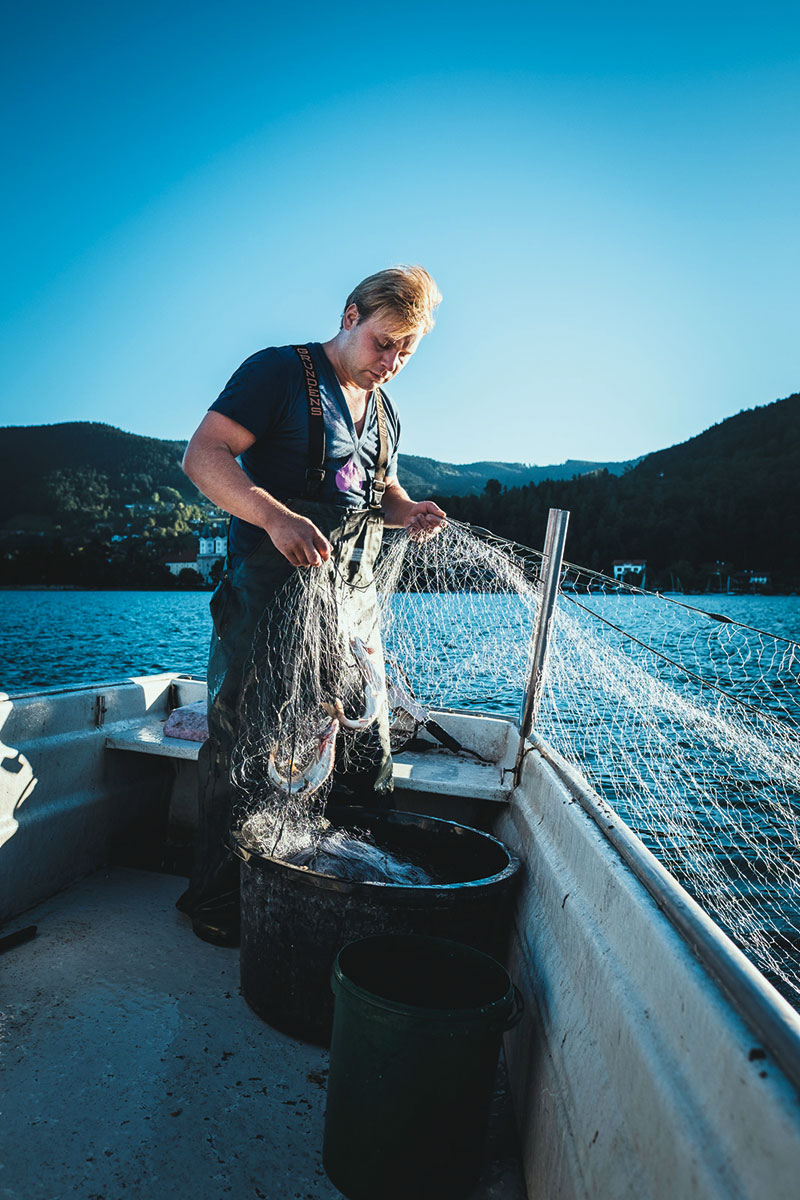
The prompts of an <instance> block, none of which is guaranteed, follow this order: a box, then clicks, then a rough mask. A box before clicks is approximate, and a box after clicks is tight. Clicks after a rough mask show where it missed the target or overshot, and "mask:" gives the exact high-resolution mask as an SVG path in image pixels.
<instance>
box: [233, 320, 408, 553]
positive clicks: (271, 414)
mask: <svg viewBox="0 0 800 1200" xmlns="http://www.w3.org/2000/svg"><path fill="white" fill-rule="evenodd" d="M308 349H309V351H310V353H311V356H312V358H313V361H314V367H315V368H316V372H317V378H318V380H319V387H320V395H321V398H322V416H323V420H324V422H325V479H324V482H323V484H322V487H321V488H320V490H319V492H318V493H317V498H318V499H320V500H324V501H326V502H328V503H333V504H340V505H342V506H343V507H348V508H363V507H364V504H365V503H366V496H367V493H368V489H369V482H370V481H371V480H372V476H373V472H374V469H375V463H376V460H377V457H378V446H379V438H378V420H377V413H376V408H375V396H374V394H373V395H372V396H370V399H369V403H368V405H367V413H366V417H365V419H364V428H363V429H362V431H361V436H360V437H359V436H358V435H357V434H356V430H355V425H354V424H353V418H352V416H351V415H350V411H349V409H348V407H347V401H346V400H345V398H344V395H343V393H342V389H341V387H340V386H339V380H338V379H337V377H336V372H335V371H334V369H333V364H332V363H331V361H330V359H329V358H328V356H327V354H326V353H325V351H324V350H323V348H322V346H321V344H320V343H319V342H310V343H309V344H308ZM383 398H384V410H385V412H386V432H387V436H388V441H389V445H388V451H389V465H388V467H387V468H386V478H387V480H389V479H393V478H394V477H395V476H396V475H397V444H398V442H399V439H400V422H399V419H398V416H397V409H396V408H395V406H394V404H393V403H392V401H391V399H390V398H389V397H388V396H387V395H386V392H385V391H384V392H383ZM209 411H211V412H218V413H222V414H223V416H226V417H230V418H231V420H233V421H236V423H237V424H238V425H242V426H243V427H244V428H245V429H247V430H249V432H250V433H252V434H253V435H254V437H255V439H256V440H255V441H254V442H253V444H252V446H250V447H249V449H247V450H245V452H244V454H242V455H241V458H240V462H241V464H242V467H243V468H244V470H245V471H246V472H247V474H248V476H249V477H250V479H252V481H253V483H255V484H257V485H258V486H259V487H263V488H264V489H265V490H266V491H268V492H269V493H270V495H272V496H274V497H275V498H276V499H277V500H281V501H282V502H283V503H284V504H285V503H288V502H289V501H290V500H293V499H298V498H300V497H302V496H305V494H306V468H307V467H308V466H309V458H308V436H309V419H308V396H307V393H306V385H305V377H304V374H303V368H302V366H301V363H300V359H299V358H298V356H297V353H296V352H295V351H294V350H293V349H292V347H291V346H278V347H270V348H269V349H267V350H259V351H258V353H257V354H253V355H252V356H251V357H250V358H248V359H246V361H245V362H243V363H242V365H241V366H240V367H239V369H238V371H236V372H235V373H234V374H233V375H232V377H231V378H230V379H229V380H228V382H227V384H226V385H225V388H224V389H223V391H222V392H221V394H220V395H219V396H218V398H217V399H216V400H215V401H214V403H213V404H212V405H211V408H210V410H209ZM314 465H317V464H314ZM290 507H291V505H290ZM263 537H264V530H263V529H261V528H259V527H258V526H257V525H251V524H250V523H249V522H247V521H242V520H241V519H240V518H238V517H234V518H233V520H232V521H231V533H230V539H229V545H228V550H229V553H230V555H231V557H232V558H234V559H236V558H240V557H244V556H245V555H247V554H249V553H250V551H251V550H253V549H254V548H255V546H257V545H258V543H259V542H260V541H261V539H262V538H263Z"/></svg>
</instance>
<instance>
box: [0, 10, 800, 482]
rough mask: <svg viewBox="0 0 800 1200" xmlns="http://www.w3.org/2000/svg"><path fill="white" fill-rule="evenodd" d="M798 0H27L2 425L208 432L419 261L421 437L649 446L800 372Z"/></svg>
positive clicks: (499, 446) (466, 447)
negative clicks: (426, 291) (206, 415)
mask: <svg viewBox="0 0 800 1200" xmlns="http://www.w3.org/2000/svg"><path fill="white" fill-rule="evenodd" d="M799 14H800V9H798V7H797V6H796V4H788V3H787V4H783V3H778V4H761V5H755V4H747V5H739V6H735V5H730V4H728V5H724V6H723V5H708V4H706V5H704V4H702V3H701V4H699V5H690V4H684V3H674V4H672V5H670V7H669V10H668V11H667V10H664V11H659V10H656V9H651V10H648V11H644V9H643V6H640V5H629V4H613V3H610V4H604V5H602V6H601V5H598V4H591V5H588V4H565V5H562V6H560V7H559V8H557V9H556V7H555V6H553V5H551V4H548V5H546V6H545V5H537V4H517V3H506V2H503V0H501V2H500V3H497V4H494V5H483V4H481V5H478V4H472V3H469V2H465V3H460V4H458V5H455V4H439V5H427V4H421V3H416V2H414V3H411V4H407V5H405V6H403V7H402V9H398V10H397V11H396V12H394V13H392V12H391V11H388V10H387V9H386V8H385V7H384V6H380V7H379V8H378V7H376V8H370V7H367V6H365V5H354V4H349V5H347V6H342V7H341V8H334V7H332V6H322V5H316V4H311V5H295V6H294V7H288V8H287V11H286V12H284V13H281V14H276V13H274V12H272V11H270V10H269V9H268V8H267V7H266V6H264V5H263V4H260V5H256V4H248V3H243V4H240V3H235V2H231V3H229V4H227V5H218V4H215V5H213V6H212V5H209V4H200V5H197V4H194V5H188V4H184V3H182V2H179V3H175V4H171V5H167V6H162V5H160V4H159V5H156V4H152V3H149V2H147V0H145V2H143V3H139V4H136V5H135V6H134V5H131V4H128V3H126V2H125V0H123V2H122V3H121V4H118V5H116V6H108V5H106V4H85V3H80V2H78V3H76V4H75V5H73V6H71V7H68V6H64V5H58V6H57V5H49V4H35V3H33V4H31V5H29V6H26V7H24V8H22V7H19V8H18V9H17V11H16V12H15V13H13V14H12V15H11V16H10V18H9V21H8V26H7V29H6V31H5V34H4V46H3V49H2V51H0V53H2V57H3V61H2V63H0V66H2V71H0V88H2V90H3V93H4V102H5V103H4V109H5V111H6V112H7V113H10V114H11V117H10V120H9V119H6V121H5V122H4V127H5V132H4V148H3V159H4V166H5V168H6V179H7V180H8V181H10V182H7V184H6V186H5V187H4V188H3V193H2V200H0V204H2V223H1V224H0V236H1V237H2V248H3V259H4V270H3V276H4V280H5V284H6V286H5V287H4V289H3V300H2V305H3V312H2V318H3V320H2V334H0V351H1V352H2V359H3V365H4V369H3V373H2V389H0V423H2V424H38V423H52V422H57V421H66V420H95V421H106V422H108V423H110V424H113V425H117V426H119V427H121V428H123V429H127V430H131V431H133V432H136V433H143V434H149V435H152V436H157V437H174V438H182V437H187V436H188V435H189V434H190V433H191V431H192V430H193V428H194V427H195V425H196V424H197V423H198V421H199V420H200V418H201V416H202V414H203V412H204V411H205V409H206V408H207V406H208V404H210V403H211V402H212V400H213V399H214V398H215V396H216V395H217V393H218V392H219V391H220V389H221V388H222V386H223V385H224V383H225V381H226V379H227V378H228V376H229V375H230V374H231V372H232V371H233V370H234V368H235V367H236V366H237V365H238V363H239V362H240V361H241V360H242V359H243V358H245V357H246V356H247V355H248V354H250V353H252V352H253V351H254V350H256V349H259V348H260V347H261V346H264V345H269V344H284V343H286V342H289V341H296V340H312V339H316V340H324V339H325V338H327V337H329V336H331V335H332V334H333V332H335V329H336V327H337V323H338V316H339V313H340V311H341V308H342V303H343V300H344V297H345V296H346V294H347V292H348V291H349V290H350V288H351V287H352V286H353V284H354V283H355V282H356V281H357V280H358V279H360V278H361V277H362V276H364V275H366V274H369V273H371V272H372V271H374V270H378V269H380V268H381V267H383V266H386V265H389V264H391V263H395V262H422V263H423V264H424V265H426V266H427V267H428V269H429V270H430V271H431V272H432V273H433V274H434V275H435V277H436V278H437V281H438V282H439V285H440V287H441V290H442V292H443V294H444V302H443V304H442V306H441V309H440V315H439V319H438V322H437V328H436V329H435V330H434V332H433V333H432V334H431V335H430V336H429V337H428V338H427V339H426V340H425V342H424V343H423V345H422V347H421V348H420V350H419V352H418V354H417V355H416V357H415V359H414V360H413V361H412V363H411V364H410V365H409V366H408V367H407V368H406V370H405V371H404V372H403V374H402V375H401V376H400V377H399V379H398V380H397V381H396V382H395V383H394V385H393V387H392V393H393V395H394V396H395V399H396V400H397V401H398V403H399V405H400V409H401V418H402V422H403V431H404V432H403V446H402V448H403V449H404V450H405V451H406V452H407V453H412V454H425V455H430V456H432V457H434V458H439V459H443V460H448V461H454V462H468V461H474V460H478V459H496V460H505V461H522V462H535V463H542V464H543V463H551V462H558V461H561V460H563V459H564V458H568V457H571V458H584V459H596V460H604V459H619V458H628V457H631V456H634V455H637V454H641V453H644V452H646V451H648V450H652V449H658V448H660V447H662V446H667V445H671V444H673V443H675V442H678V441H682V440H684V439H685V438H687V437H690V436H692V435H693V434H695V433H698V432H700V431H701V430H702V429H704V428H707V427H708V426H709V425H710V424H713V423H714V422H715V421H718V420H722V419H723V418H725V417H727V416H730V415H731V414H733V413H735V412H738V411H739V410H741V409H742V408H749V407H752V406H753V405H757V404H764V403H768V402H769V401H771V400H774V399H777V398H779V397H781V396H785V395H788V394H789V393H791V392H793V391H797V390H798V389H800V354H798V347H800V337H798V328H799V327H800V311H799V310H800V288H798V285H797V280H798V277H800V270H799V268H800V232H799V231H798V218H797V214H798V212H800V120H799V119H798V114H800V15H799Z"/></svg>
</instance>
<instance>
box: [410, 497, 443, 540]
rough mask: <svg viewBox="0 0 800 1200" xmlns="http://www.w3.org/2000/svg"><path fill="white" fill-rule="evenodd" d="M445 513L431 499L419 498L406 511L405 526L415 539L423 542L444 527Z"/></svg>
mask: <svg viewBox="0 0 800 1200" xmlns="http://www.w3.org/2000/svg"><path fill="white" fill-rule="evenodd" d="M446 519H447V514H446V513H445V512H443V511H442V509H441V508H439V505H438V504H434V502H433V501H432V500H420V501H418V502H417V503H416V504H413V505H412V506H411V508H410V510H409V512H408V515H407V517H406V521H405V527H406V529H407V530H408V532H409V533H410V535H411V537H412V538H414V540H415V541H418V542H425V541H427V540H428V538H431V537H435V536H436V534H437V533H439V532H440V530H441V529H442V528H443V527H444V525H445V522H446Z"/></svg>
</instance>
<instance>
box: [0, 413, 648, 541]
mask: <svg viewBox="0 0 800 1200" xmlns="http://www.w3.org/2000/svg"><path fill="white" fill-rule="evenodd" d="M185 446H186V443H185V442H178V441H163V440H161V439H160V438H148V437H139V436H138V435H136V434H133V433H123V431H122V430H121V429H115V428H114V427H113V426H111V425H101V424H96V423H92V422H88V421H74V422H68V423H65V424H63V425H27V426H25V425H22V426H9V427H6V428H0V524H2V523H7V521H8V519H9V518H12V517H15V516H20V515H28V516H30V515H35V516H49V517H54V518H57V517H59V516H61V515H62V514H63V513H65V512H67V513H70V512H79V511H81V510H83V511H86V512H87V513H93V512H98V511H100V510H106V509H110V510H112V511H115V510H119V509H120V508H121V507H122V506H123V505H125V504H126V503H127V504H134V503H146V502H148V501H150V500H151V499H152V496H153V493H158V494H159V495H160V496H161V497H162V498H163V496H164V495H165V494H167V495H169V494H170V493H171V492H173V491H174V492H177V493H178V494H179V496H180V498H182V499H183V500H184V501H186V502H187V503H191V504H196V503H197V502H198V500H199V493H198V491H197V489H196V488H195V487H194V486H193V484H192V483H190V481H189V480H188V479H187V478H186V476H185V475H184V474H183V472H182V471H181V468H180V461H181V457H182V455H183V451H184V448H185ZM627 466H629V464H628V463H592V462H577V461H569V462H566V463H561V464H559V465H557V466H546V467H536V466H526V465H524V464H522V463H496V462H484V463H467V464H464V465H457V464H454V463H440V462H437V461H436V460H435V459H433V458H419V457H416V456H415V455H410V454H401V455H400V477H401V479H402V480H403V482H404V484H405V486H406V487H407V488H408V490H409V492H411V494H412V495H413V494H415V493H416V494H418V495H429V494H430V493H431V492H447V493H448V495H464V494H466V493H470V492H480V491H481V490H482V489H483V488H484V486H485V484H486V481H487V480H488V479H490V478H495V479H499V480H500V482H501V483H502V484H505V485H506V486H509V487H510V486H512V485H514V484H519V483H529V482H531V481H538V480H540V479H545V478H550V479H569V478H571V477H572V476H573V475H577V474H580V473H581V472H584V471H595V470H598V469H600V468H608V470H609V471H612V472H614V473H621V472H622V471H623V470H625V469H626V467H627Z"/></svg>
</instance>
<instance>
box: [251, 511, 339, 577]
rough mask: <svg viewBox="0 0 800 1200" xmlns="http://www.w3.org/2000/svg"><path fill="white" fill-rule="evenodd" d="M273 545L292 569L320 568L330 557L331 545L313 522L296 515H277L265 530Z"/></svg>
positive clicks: (287, 513) (290, 513)
mask: <svg viewBox="0 0 800 1200" xmlns="http://www.w3.org/2000/svg"><path fill="white" fill-rule="evenodd" d="M267 533H268V534H269V536H270V538H271V540H272V543H273V545H274V546H275V548H276V549H277V550H280V552H281V554H282V555H283V557H284V558H287V559H288V560H289V562H290V563H291V564H292V566H293V567H321V566H322V564H323V562H327V561H328V559H329V558H330V556H331V548H332V547H331V544H330V542H329V541H328V539H327V538H326V537H325V535H324V534H322V533H320V531H319V529H317V527H316V525H315V524H314V522H313V521H309V519H308V517H301V516H299V515H298V514H297V513H292V512H286V513H279V514H276V516H275V517H274V518H273V519H272V520H271V521H270V525H269V529H268V530H267Z"/></svg>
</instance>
